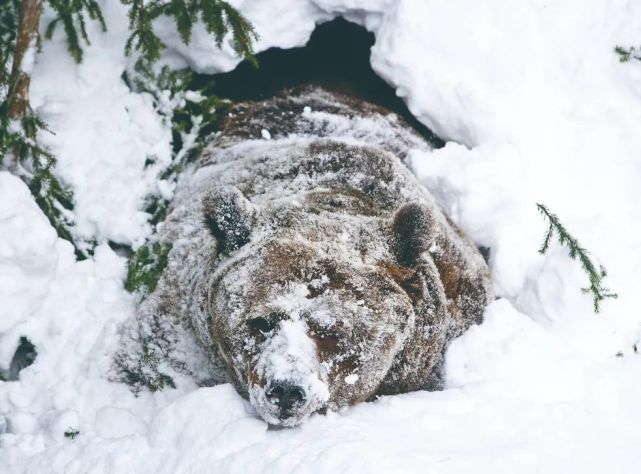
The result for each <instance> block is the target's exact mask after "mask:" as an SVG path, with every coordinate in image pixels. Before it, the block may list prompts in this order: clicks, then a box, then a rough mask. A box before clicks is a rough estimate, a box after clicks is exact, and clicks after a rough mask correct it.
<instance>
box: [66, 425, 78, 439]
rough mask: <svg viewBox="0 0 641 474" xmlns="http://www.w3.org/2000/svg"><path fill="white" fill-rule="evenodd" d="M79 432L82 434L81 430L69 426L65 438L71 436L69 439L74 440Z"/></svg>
mask: <svg viewBox="0 0 641 474" xmlns="http://www.w3.org/2000/svg"><path fill="white" fill-rule="evenodd" d="M79 434H80V431H78V430H74V429H73V428H71V427H69V428H67V431H65V438H69V439H72V440H73V439H75V438H76V436H78V435H79Z"/></svg>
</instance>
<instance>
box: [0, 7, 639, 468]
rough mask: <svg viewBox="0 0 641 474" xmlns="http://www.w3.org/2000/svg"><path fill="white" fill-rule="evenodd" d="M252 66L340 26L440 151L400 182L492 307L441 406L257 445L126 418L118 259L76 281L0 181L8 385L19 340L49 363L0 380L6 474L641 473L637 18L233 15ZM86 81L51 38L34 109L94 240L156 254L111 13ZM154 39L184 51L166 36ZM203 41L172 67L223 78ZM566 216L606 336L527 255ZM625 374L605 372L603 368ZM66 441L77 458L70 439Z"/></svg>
mask: <svg viewBox="0 0 641 474" xmlns="http://www.w3.org/2000/svg"><path fill="white" fill-rule="evenodd" d="M233 3H235V4H236V5H239V6H240V7H241V8H242V10H243V11H244V12H245V13H246V14H247V15H248V16H249V18H250V19H251V20H252V21H253V22H254V24H255V26H256V28H257V30H258V31H259V33H260V34H261V36H262V40H261V42H260V44H259V48H260V49H265V48H267V47H271V46H281V47H293V46H297V45H302V44H304V43H305V41H306V40H307V38H308V37H309V35H310V33H311V31H312V30H313V28H314V24H315V22H318V21H325V20H327V19H329V18H332V17H333V16H335V15H338V14H340V15H343V16H345V17H346V18H348V19H350V20H352V21H356V22H358V23H360V24H362V25H364V26H366V27H367V28H368V29H370V30H371V31H373V32H374V33H375V34H376V45H375V46H374V48H373V52H372V58H371V60H372V64H373V66H374V69H375V70H376V71H377V72H378V73H379V74H380V75H381V76H382V77H384V78H385V79H386V80H387V81H389V82H390V83H391V84H393V85H394V86H395V87H396V88H397V90H398V94H399V95H400V96H402V97H403V98H404V99H405V100H406V101H407V103H408V105H409V107H410V109H411V110H412V112H413V113H414V114H415V115H416V116H417V117H418V118H419V119H420V120H421V121H423V122H424V123H425V124H426V125H428V126H430V127H431V128H432V129H434V130H435V131H436V132H437V133H438V134H440V135H441V136H442V137H444V138H446V139H449V140H452V143H449V144H448V145H447V146H446V147H445V148H443V149H441V150H438V151H435V152H430V153H425V152H418V151H417V152H416V153H414V154H413V156H412V161H411V162H412V165H413V167H414V169H415V171H416V173H417V174H418V176H419V177H420V178H421V179H422V180H423V181H424V182H425V184H426V185H427V186H428V187H429V188H430V189H431V190H432V191H433V192H434V194H435V195H436V196H438V198H439V199H440V201H441V203H442V204H443V205H444V207H445V208H446V209H448V211H449V212H450V213H451V215H452V216H453V218H454V219H455V220H456V221H457V222H458V223H460V224H461V225H462V226H463V228H464V229H465V230H466V231H467V232H468V233H469V234H470V235H471V236H472V238H474V239H475V241H476V242H477V243H478V244H482V245H485V246H489V247H491V249H492V257H491V265H492V272H493V277H494V281H495V288H496V292H497V294H498V295H499V296H501V297H502V298H501V299H500V300H497V301H496V302H495V303H493V304H492V305H491V306H490V308H489V309H488V311H487V315H486V321H485V322H484V323H483V324H482V325H481V326H479V327H475V328H473V329H472V330H471V331H469V332H468V333H467V334H466V335H464V336H463V337H462V338H460V339H459V340H457V341H456V342H455V343H454V344H453V345H452V347H451V350H450V352H449V355H448V362H447V367H448V381H447V389H446V390H444V391H442V392H435V393H413V394H407V395H403V396H396V397H389V398H385V399H382V400H379V401H377V402H375V403H370V404H362V405H359V406H356V407H354V408H352V409H350V410H348V411H346V412H344V413H340V414H330V415H327V416H315V417H313V418H312V419H311V420H310V421H309V423H307V424H306V425H304V426H301V427H299V428H296V429H291V430H280V431H274V430H268V429H267V426H266V424H265V423H264V422H262V421H260V420H259V419H258V418H257V417H256V416H255V414H254V413H253V412H252V409H251V408H250V406H249V405H248V404H247V403H246V402H244V401H243V400H242V399H241V398H240V397H239V396H238V395H236V393H235V392H234V391H233V390H232V389H231V388H230V387H229V386H219V387H214V388H201V389H196V388H195V387H185V386H183V387H180V388H179V389H178V390H165V391H162V392H159V393H156V394H153V395H152V394H143V395H142V396H140V397H139V398H134V397H133V396H132V395H131V393H130V392H129V390H128V389H127V388H126V387H125V386H123V385H119V384H116V383H111V382H108V381H107V379H106V377H105V374H106V372H107V369H108V368H109V365H110V362H111V359H110V356H111V354H112V353H113V351H114V349H115V347H116V344H117V340H118V325H119V323H121V322H122V321H124V320H125V319H126V318H128V317H130V316H131V314H132V311H133V308H134V301H133V298H132V297H131V296H130V295H128V294H127V293H126V292H125V291H124V290H123V289H122V280H123V277H124V274H125V263H126V262H125V261H124V259H122V258H121V257H119V256H117V255H116V254H115V253H114V252H113V251H111V250H110V249H109V247H108V246H106V245H101V246H100V247H99V248H98V251H97V252H96V256H95V258H94V259H92V260H89V261H84V262H76V261H75V258H74V254H73V251H72V248H71V246H70V245H69V244H68V243H67V242H65V241H62V240H60V239H58V238H56V235H55V232H54V231H53V229H52V228H51V227H50V225H49V224H48V222H47V220H46V219H45V218H44V216H43V215H42V214H41V212H40V211H39V209H38V207H37V206H36V204H35V202H34V200H33V199H32V197H31V196H30V194H29V192H28V190H27V188H26V187H25V186H24V184H22V183H21V181H20V180H18V179H17V178H15V177H13V176H11V175H9V174H7V173H0V301H1V302H2V303H1V304H0V367H3V368H6V367H7V366H8V363H9V360H10V358H11V355H12V354H13V351H14V350H15V347H16V345H17V342H18V338H19V336H20V335H27V336H28V337H29V338H30V339H31V341H32V342H33V343H34V344H35V345H36V347H37V349H38V358H37V360H36V363H35V364H33V365H32V366H31V367H29V368H28V369H26V370H24V371H23V372H22V373H21V376H20V380H19V381H18V382H6V383H2V382H0V413H1V414H4V415H5V416H6V418H7V420H8V422H9V432H8V433H6V434H4V435H0V471H1V472H11V473H14V472H25V473H26V472H28V473H34V472H42V473H50V472H78V473H84V472H95V473H103V472H104V473H111V472H149V473H158V472H167V473H174V472H342V471H345V472H347V471H349V472H419V471H420V472H439V473H441V472H442V473H451V472H472V471H473V472H519V473H523V472H546V473H547V472H563V473H568V472H599V473H601V472H604V471H609V472H617V473H619V472H621V473H623V472H638V471H639V469H641V449H640V443H641V355H637V354H635V353H634V351H633V345H634V344H635V343H637V342H638V341H639V340H640V339H641V312H640V311H639V310H638V307H637V301H636V298H638V297H639V295H641V285H640V284H639V269H640V268H641V253H640V252H639V244H640V243H641V224H639V223H640V222H641V206H640V205H639V203H640V202H641V186H639V183H641V133H639V124H640V123H641V63H638V64H633V63H629V64H621V63H619V62H618V58H617V56H616V55H615V54H614V53H613V52H612V50H613V47H614V46H615V45H617V44H622V45H634V44H638V43H640V42H641V3H640V2H638V1H634V0H565V1H563V2H554V1H550V0H527V1H521V2H518V5H517V4H516V3H515V4H514V5H512V4H510V6H507V4H506V2H505V1H504V0H487V1H484V2H478V1H473V0H450V1H448V2H442V1H437V0H413V1H412V0H398V1H395V0H245V1H240V0H239V1H235V2H233ZM103 4H104V12H105V16H106V18H107V22H108V24H109V25H110V30H109V33H107V34H106V35H102V34H100V33H99V32H98V31H97V30H96V31H94V32H93V33H94V34H93V35H92V47H91V48H89V49H88V50H87V51H86V59H85V62H84V63H83V64H82V65H80V66H76V65H75V64H73V63H72V61H71V59H70V58H69V57H68V55H67V54H66V53H65V51H64V44H63V43H62V37H61V36H60V32H58V36H56V37H55V38H54V41H52V42H45V46H44V51H43V53H42V55H41V56H39V60H38V63H37V65H36V70H35V76H34V86H33V87H34V90H33V102H34V106H36V107H37V109H38V112H39V113H41V115H42V116H43V117H44V118H45V120H46V121H47V123H48V124H49V127H50V128H51V129H52V130H53V131H54V132H55V133H56V135H55V136H54V135H52V136H48V137H47V138H46V141H47V144H48V145H49V146H50V147H51V148H52V150H53V151H54V153H55V154H56V155H57V156H58V157H59V172H60V174H61V175H62V176H63V177H64V179H65V180H66V181H67V182H68V183H70V184H71V185H72V186H73V188H74V190H75V193H76V194H75V195H76V198H77V201H78V204H77V214H78V226H79V230H80V232H81V233H83V235H85V236H87V237H94V238H97V239H98V240H99V241H100V240H102V241H104V240H106V239H114V240H118V241H125V242H131V243H133V244H136V243H140V242H142V241H143V239H144V238H145V237H146V236H147V235H148V234H149V232H150V229H149V227H148V226H147V224H146V216H145V215H144V213H142V212H141V207H142V199H143V197H144V196H145V195H146V194H147V193H149V192H150V191H152V190H153V189H154V186H157V183H156V182H155V179H154V175H153V170H149V169H147V170H144V169H143V164H144V161H145V159H146V157H147V156H148V155H152V154H153V155H156V157H157V158H158V159H159V160H166V159H168V157H169V139H170V135H169V132H168V130H166V129H165V128H163V126H162V122H161V120H160V118H159V117H158V116H156V115H155V113H154V111H153V108H152V107H151V103H150V101H149V100H148V98H146V97H144V96H141V95H137V94H133V93H131V92H130V91H129V90H128V89H127V87H126V86H125V85H124V83H123V82H122V80H121V78H120V76H121V73H122V71H123V70H124V68H125V67H126V64H127V59H126V58H125V57H124V56H123V54H122V47H123V44H124V41H125V38H126V31H125V27H126V19H125V18H124V12H123V8H122V7H121V6H120V3H119V2H116V1H115V0H105V1H103ZM166 39H167V41H168V42H170V43H172V44H176V42H177V39H176V36H175V35H174V34H172V33H171V32H170V30H169V29H167V31H166ZM230 51H231V50H230V48H228V47H227V46H226V47H225V49H224V51H223V52H220V51H217V50H216V49H215V47H214V43H213V42H212V41H211V40H210V39H208V38H206V37H205V35H203V34H202V31H201V32H200V33H199V35H198V36H197V37H196V38H195V40H194V42H193V44H192V47H191V48H189V49H188V48H185V47H183V46H176V47H175V48H173V49H171V50H170V51H169V52H168V53H169V55H170V59H171V60H172V61H173V62H174V63H175V64H180V63H181V62H182V63H183V64H184V63H189V64H191V65H192V66H194V67H197V68H199V69H200V70H203V71H207V72H216V71H221V70H229V69H231V68H233V66H234V64H235V62H236V60H235V59H234V57H233V55H232V54H231V52H230ZM536 202H543V203H545V204H547V205H548V206H549V207H550V208H551V209H552V210H553V211H554V212H556V213H558V214H559V215H560V216H561V218H562V220H563V222H564V223H565V224H566V226H567V227H568V228H569V229H570V230H571V231H572V232H573V233H574V234H575V235H576V236H577V237H579V239H580V240H581V242H582V243H583V245H585V246H586V247H587V248H588V249H590V250H591V252H592V254H593V255H594V256H595V257H597V258H598V259H599V260H600V261H601V262H603V263H604V264H605V265H606V266H607V268H608V270H609V272H610V276H609V277H608V283H609V284H610V285H611V287H612V288H613V289H614V290H616V291H617V292H618V293H619V295H620V296H619V299H618V300H610V301H606V302H605V303H604V305H603V309H602V312H601V313H600V314H599V315H596V316H595V315H594V314H593V313H592V307H591V300H590V298H589V297H588V296H585V295H583V294H582V293H581V292H580V288H581V287H582V286H585V284H586V277H585V275H584V274H583V273H582V272H581V270H580V269H579V267H578V265H577V264H576V263H575V262H573V261H571V260H570V259H569V258H568V257H567V254H566V252H565V250H564V249H562V248H559V247H558V246H553V248H552V249H551V252H550V254H549V255H548V256H546V257H541V256H539V255H538V253H537V248H538V246H539V244H540V239H541V238H542V235H543V233H544V231H545V223H544V221H543V220H542V218H541V217H540V215H539V214H538V213H537V210H536V206H535V203H536ZM617 353H621V354H622V356H619V357H617V356H616V354H617ZM70 428H72V429H74V430H77V431H79V435H78V436H77V437H76V438H75V439H73V440H72V439H69V438H66V437H65V436H64V432H65V431H67V430H68V429H70Z"/></svg>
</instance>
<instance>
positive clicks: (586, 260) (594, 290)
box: [536, 204, 618, 313]
mask: <svg viewBox="0 0 641 474" xmlns="http://www.w3.org/2000/svg"><path fill="white" fill-rule="evenodd" d="M536 207H537V208H538V210H539V212H540V213H541V214H542V215H543V216H544V217H545V218H546V219H547V220H548V222H549V227H548V230H547V232H546V234H545V238H544V239H543V243H542V244H541V247H540V248H539V253H540V254H541V255H544V254H545V253H546V252H547V250H548V249H549V247H550V241H551V239H552V235H553V234H555V233H556V235H557V239H558V241H559V243H560V244H561V245H563V246H565V247H567V248H568V251H569V252H568V253H569V255H570V258H572V259H573V260H577V258H578V260H579V262H580V263H581V266H582V267H583V270H584V271H585V273H587V275H588V279H589V282H590V284H589V286H588V287H587V288H582V289H581V290H582V291H583V292H584V293H591V294H592V298H593V301H594V312H595V313H598V312H599V310H600V303H601V302H602V301H603V300H605V299H606V298H617V297H618V295H617V294H616V293H612V292H611V291H610V290H609V289H608V288H606V287H605V286H603V280H604V279H605V277H606V276H607V272H606V270H605V268H604V267H603V266H602V265H600V266H599V268H598V270H597V268H596V266H595V265H594V263H593V262H592V260H591V259H590V257H589V252H588V251H587V250H586V249H585V248H583V247H582V246H581V245H580V244H579V242H578V240H577V239H575V238H574V237H572V235H571V234H570V233H569V232H568V231H567V229H566V228H565V227H564V226H563V224H561V222H560V220H559V218H558V217H557V216H556V215H555V214H553V213H552V212H550V211H549V210H548V208H547V207H545V206H544V205H543V204H537V205H536Z"/></svg>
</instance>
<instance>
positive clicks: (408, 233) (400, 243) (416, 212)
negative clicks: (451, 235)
mask: <svg viewBox="0 0 641 474" xmlns="http://www.w3.org/2000/svg"><path fill="white" fill-rule="evenodd" d="M392 233H393V241H392V246H393V250H394V253H395V254H396V258H397V260H398V261H399V263H401V264H402V265H406V266H412V265H414V263H415V262H416V260H417V259H418V258H419V256H420V255H421V254H422V253H423V252H425V251H427V250H428V249H429V248H430V246H431V245H432V242H433V240H434V235H435V229H434V219H433V216H432V213H431V212H430V209H428V207H427V206H426V205H425V204H422V203H419V202H412V203H408V204H405V205H404V206H401V207H400V208H399V209H398V210H397V211H396V213H395V214H394V220H393V222H392Z"/></svg>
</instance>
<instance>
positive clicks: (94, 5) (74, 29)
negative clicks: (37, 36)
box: [45, 0, 107, 63]
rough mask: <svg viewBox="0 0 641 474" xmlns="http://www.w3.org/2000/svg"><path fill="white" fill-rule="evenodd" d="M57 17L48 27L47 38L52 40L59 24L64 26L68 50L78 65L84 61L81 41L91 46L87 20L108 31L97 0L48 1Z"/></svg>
mask: <svg viewBox="0 0 641 474" xmlns="http://www.w3.org/2000/svg"><path fill="white" fill-rule="evenodd" d="M47 1H48V3H49V5H50V6H51V8H53V10H55V12H56V14H57V16H56V18H55V19H53V20H52V21H51V22H50V23H49V25H48V26H47V31H46V32H45V38H47V39H51V37H52V36H53V33H54V31H55V30H56V27H57V26H58V24H62V27H63V28H64V30H65V34H66V35H67V49H68V50H69V54H70V55H71V57H72V58H73V59H75V60H76V62H77V63H79V62H81V61H82V47H81V45H80V43H81V40H82V41H84V42H85V43H86V44H87V45H90V44H91V42H90V41H89V35H87V27H86V19H85V15H87V16H88V17H89V18H90V19H92V20H95V21H97V22H98V23H100V26H101V28H102V31H103V32H105V31H107V24H106V23H105V19H104V17H103V16H102V10H100V5H98V2H97V1H96V0H47Z"/></svg>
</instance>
